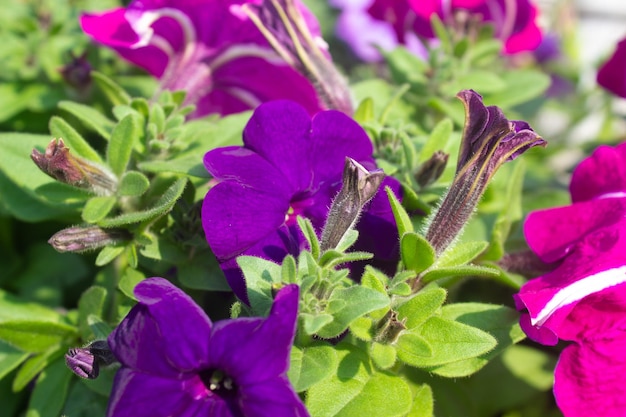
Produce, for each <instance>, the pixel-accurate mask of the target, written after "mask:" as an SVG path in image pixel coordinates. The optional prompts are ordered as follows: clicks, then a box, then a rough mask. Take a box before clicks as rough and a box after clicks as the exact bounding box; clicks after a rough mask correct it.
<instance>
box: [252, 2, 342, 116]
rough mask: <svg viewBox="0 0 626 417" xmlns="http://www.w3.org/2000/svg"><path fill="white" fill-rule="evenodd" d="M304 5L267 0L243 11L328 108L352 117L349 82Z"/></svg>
mask: <svg viewBox="0 0 626 417" xmlns="http://www.w3.org/2000/svg"><path fill="white" fill-rule="evenodd" d="M303 8H304V6H302V5H300V4H296V2H295V1H294V0H263V1H262V2H261V4H260V5H254V4H252V3H246V4H245V5H244V6H242V8H241V10H242V11H243V12H244V13H245V14H246V15H248V17H249V18H250V20H252V22H254V24H255V25H256V26H257V28H258V29H259V30H260V31H261V33H262V34H263V36H265V38H266V39H267V41H268V42H269V44H270V45H271V46H272V48H273V49H274V50H275V51H276V53H277V54H278V55H279V56H280V57H281V58H282V59H284V60H285V62H287V64H289V65H290V66H291V67H293V68H294V69H296V70H297V71H298V72H300V73H301V74H303V75H304V76H305V77H307V78H308V79H309V81H311V83H312V84H313V86H314V87H315V89H316V91H317V93H318V96H319V97H320V99H321V101H322V103H323V104H324V107H325V108H326V109H335V110H339V111H342V112H343V113H345V114H347V115H350V116H351V115H352V114H353V113H354V109H353V106H352V99H351V96H350V90H349V88H348V84H347V82H346V80H345V78H344V77H343V76H342V75H341V74H340V73H339V71H338V70H337V68H336V67H335V66H334V65H333V63H332V60H331V58H330V55H329V54H328V50H327V45H326V43H325V42H324V40H323V39H322V38H321V37H320V36H314V35H313V34H312V33H311V29H310V24H309V22H308V21H307V19H306V18H305V16H304V15H303V12H304V11H305V10H303ZM306 12H308V10H306ZM308 13H309V14H310V12H308ZM313 18H314V17H313V15H312V14H310V19H313Z"/></svg>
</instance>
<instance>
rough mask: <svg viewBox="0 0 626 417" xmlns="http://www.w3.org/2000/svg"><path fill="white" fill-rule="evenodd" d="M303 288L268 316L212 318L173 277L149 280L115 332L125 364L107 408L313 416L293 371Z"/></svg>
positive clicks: (117, 416) (119, 415)
mask: <svg viewBox="0 0 626 417" xmlns="http://www.w3.org/2000/svg"><path fill="white" fill-rule="evenodd" d="M298 292H299V290H298V286H296V285H288V286H286V287H284V288H283V289H281V290H280V291H279V292H278V293H277V295H276V297H275V299H274V303H273V305H272V308H271V311H270V313H269V316H268V317H267V318H260V317H259V318H238V319H231V320H222V321H219V322H217V323H212V322H211V320H210V319H209V318H208V317H207V316H206V314H205V313H204V311H202V309H201V308H200V307H199V306H198V305H197V304H196V303H195V302H194V301H193V300H192V299H191V298H190V297H189V296H188V295H187V294H185V292H183V291H182V290H180V289H178V288H176V287H175V286H174V285H172V284H171V283H170V282H169V281H167V280H165V279H163V278H149V279H146V280H144V281H142V282H141V283H139V284H138V285H137V286H136V288H135V295H136V297H137V299H138V300H139V303H138V304H137V305H135V306H134V307H133V308H132V310H131V311H130V313H128V315H127V316H126V318H124V320H122V322H121V323H120V325H119V326H118V327H117V328H116V329H115V330H114V331H113V333H111V335H110V336H109V338H108V342H109V346H110V348H111V350H112V352H113V354H114V355H115V356H116V357H117V359H118V360H119V361H120V362H121V364H122V367H121V369H119V370H118V371H117V374H116V376H115V381H114V384H113V391H112V393H111V399H110V401H109V407H108V411H107V416H108V417H127V416H128V417H131V416H132V417H142V416H146V417H166V416H177V417H192V416H216V417H240V416H258V417H275V416H285V417H305V416H308V415H309V414H308V412H307V411H306V409H305V407H304V404H303V403H302V401H301V400H300V397H298V394H296V392H295V391H294V389H293V387H292V386H291V384H290V383H289V380H288V379H287V375H286V372H287V369H288V367H289V352H290V350H291V346H292V343H293V340H294V336H295V331H296V322H297V316H298V300H299V298H298Z"/></svg>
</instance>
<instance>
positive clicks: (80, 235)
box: [48, 226, 131, 252]
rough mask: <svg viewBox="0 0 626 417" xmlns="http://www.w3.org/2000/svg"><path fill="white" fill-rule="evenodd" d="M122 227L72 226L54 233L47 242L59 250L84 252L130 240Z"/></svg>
mask: <svg viewBox="0 0 626 417" xmlns="http://www.w3.org/2000/svg"><path fill="white" fill-rule="evenodd" d="M130 238H131V236H130V233H129V232H128V231H126V230H124V229H102V228H100V227H98V226H74V227H69V228H67V229H63V230H61V231H59V232H57V233H55V234H54V235H53V236H52V237H51V238H50V240H48V243H49V244H50V245H52V247H53V248H54V249H56V250H57V251H59V252H85V251H88V250H92V249H99V248H102V247H104V246H107V245H112V244H115V243H119V242H122V241H124V240H130Z"/></svg>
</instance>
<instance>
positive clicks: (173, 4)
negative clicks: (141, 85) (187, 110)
mask: <svg viewBox="0 0 626 417" xmlns="http://www.w3.org/2000/svg"><path fill="white" fill-rule="evenodd" d="M245 3H254V4H257V3H261V0H256V1H244V0H201V1H198V0H179V1H173V0H143V1H139V0H135V1H133V2H131V4H130V5H129V6H128V7H127V8H125V9H124V8H118V9H114V10H110V11H107V12H104V13H99V14H84V15H82V16H81V19H80V22H81V26H82V28H83V30H84V31H85V33H87V34H88V35H89V36H91V37H92V38H93V39H94V40H95V41H96V42H98V43H100V44H103V45H106V46H108V47H110V48H112V49H114V50H115V51H116V52H118V53H119V54H120V55H121V56H122V57H123V58H125V59H127V60H128V61H130V62H132V63H134V64H135V65H138V66H140V67H142V68H143V69H145V70H146V71H147V72H148V73H150V74H151V75H153V76H154V77H157V78H159V79H160V82H161V88H163V89H168V90H184V91H186V93H187V99H186V103H187V104H195V105H196V106H197V107H196V112H195V113H194V114H193V116H195V117H199V116H202V115H206V114H210V113H219V114H221V115H227V114H231V113H237V112H240V111H244V110H248V109H252V108H255V107H257V106H258V105H259V104H261V103H263V102H266V101H269V100H274V99H280V98H282V99H291V100H296V101H298V102H299V103H300V104H301V105H302V106H304V107H305V108H306V110H307V111H308V112H309V113H310V114H314V113H315V112H316V111H318V110H320V108H322V107H321V104H320V102H319V99H318V96H317V94H316V91H315V88H314V86H313V85H312V84H311V83H310V82H309V80H307V78H306V77H305V76H304V75H302V74H300V73H299V72H298V71H296V70H295V69H293V68H292V67H290V66H289V65H288V64H287V63H286V62H285V61H284V60H283V59H281V58H280V57H279V56H278V55H277V54H276V53H275V52H274V50H273V49H272V48H271V46H270V45H269V44H268V42H267V40H266V39H265V37H264V36H263V34H261V32H260V31H259V30H258V29H257V27H256V26H255V25H254V23H253V22H252V21H251V20H250V19H249V18H248V17H247V16H246V15H245V14H243V13H241V11H240V9H239V8H240V6H241V5H242V4H245ZM298 4H299V5H300V7H301V8H303V9H304V6H303V5H301V3H298ZM307 16H309V17H310V19H308V20H307V21H306V22H307V24H310V25H311V27H310V28H309V29H310V31H311V33H312V35H313V36H317V37H319V36H320V32H319V27H318V26H317V22H316V21H315V19H314V18H313V17H312V16H313V15H312V14H310V13H309V14H307Z"/></svg>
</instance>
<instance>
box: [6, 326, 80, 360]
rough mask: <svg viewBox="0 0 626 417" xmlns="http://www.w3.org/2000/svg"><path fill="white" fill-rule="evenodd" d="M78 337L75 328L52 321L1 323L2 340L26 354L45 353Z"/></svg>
mask: <svg viewBox="0 0 626 417" xmlns="http://www.w3.org/2000/svg"><path fill="white" fill-rule="evenodd" d="M77 336H78V333H77V331H76V329H75V328H74V327H72V326H68V325H67V324H61V323H54V322H50V321H33V320H11V321H4V322H2V323H0V339H2V340H4V341H5V342H7V343H9V344H10V345H12V346H14V347H16V348H18V349H21V350H23V351H25V352H31V353H39V352H44V351H46V350H47V349H49V348H50V347H51V346H53V345H57V344H60V343H63V342H67V341H69V340H72V339H74V338H76V337H77Z"/></svg>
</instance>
